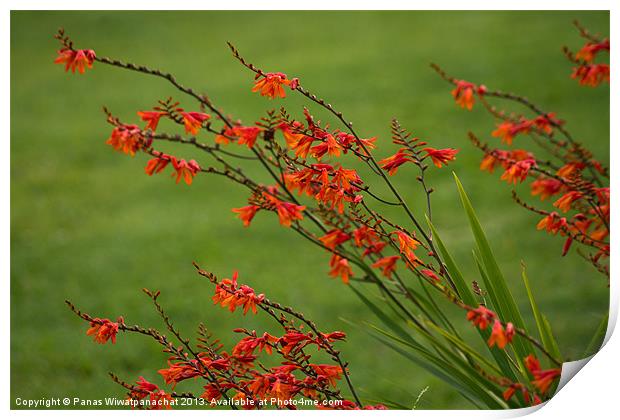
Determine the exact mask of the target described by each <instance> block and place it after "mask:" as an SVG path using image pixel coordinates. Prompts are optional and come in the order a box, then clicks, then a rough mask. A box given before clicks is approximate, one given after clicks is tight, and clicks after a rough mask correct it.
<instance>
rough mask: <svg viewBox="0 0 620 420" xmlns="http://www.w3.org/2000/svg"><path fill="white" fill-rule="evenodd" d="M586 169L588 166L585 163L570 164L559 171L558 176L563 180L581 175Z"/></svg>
mask: <svg viewBox="0 0 620 420" xmlns="http://www.w3.org/2000/svg"><path fill="white" fill-rule="evenodd" d="M585 167H586V164H585V163H583V162H569V163H567V164H566V165H564V166H562V167H561V168H560V169H558V171H557V172H556V174H557V176H561V177H562V178H571V177H573V175H577V174H579V172H581V171H582V170H583V169H584V168H585Z"/></svg>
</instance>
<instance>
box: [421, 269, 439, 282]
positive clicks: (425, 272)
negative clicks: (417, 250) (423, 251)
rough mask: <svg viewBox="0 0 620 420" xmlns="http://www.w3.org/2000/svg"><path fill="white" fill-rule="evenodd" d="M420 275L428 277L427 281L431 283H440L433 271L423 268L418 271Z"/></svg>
mask: <svg viewBox="0 0 620 420" xmlns="http://www.w3.org/2000/svg"><path fill="white" fill-rule="evenodd" d="M420 273H422V274H423V275H425V276H426V277H428V278H429V279H431V280H433V281H441V279H440V278H439V276H438V275H437V273H435V272H434V271H433V270H429V269H428V268H424V269H422V270H420Z"/></svg>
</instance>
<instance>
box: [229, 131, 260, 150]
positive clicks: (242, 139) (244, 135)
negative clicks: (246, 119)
mask: <svg viewBox="0 0 620 420" xmlns="http://www.w3.org/2000/svg"><path fill="white" fill-rule="evenodd" d="M261 131H263V129H262V128H260V127H253V126H251V127H244V126H236V127H233V129H232V132H233V134H234V135H235V136H237V137H238V138H239V140H238V141H237V144H245V145H246V146H248V148H249V149H251V148H252V147H254V143H256V139H257V137H258V135H259V134H260V132H261Z"/></svg>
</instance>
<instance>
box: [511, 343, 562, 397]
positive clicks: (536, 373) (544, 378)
mask: <svg viewBox="0 0 620 420" xmlns="http://www.w3.org/2000/svg"><path fill="white" fill-rule="evenodd" d="M524 362H525V367H526V368H527V370H528V371H529V372H530V374H531V375H532V377H533V378H534V379H533V380H532V381H531V384H532V385H533V386H534V387H535V388H536V389H537V390H538V392H540V394H545V393H547V391H549V388H550V386H551V384H552V383H553V381H555V380H556V379H557V378H558V377H559V376H560V374H561V373H562V371H561V369H547V370H542V369H541V368H540V362H539V361H538V359H537V358H536V357H535V356H534V355H532V354H530V355H528V356H527V357H526V358H525V360H524ZM517 391H519V392H520V393H521V396H522V397H523V400H524V401H525V403H526V404H531V405H538V404H540V403H541V399H540V396H539V395H538V394H537V393H532V392H530V390H529V389H528V388H527V387H526V386H525V385H523V384H522V383H518V382H517V383H513V384H511V385H510V386H509V387H508V388H507V389H506V390H505V391H504V395H503V396H504V399H505V400H506V401H508V400H510V399H511V398H512V397H513V396H514V395H515V393H516V392H517Z"/></svg>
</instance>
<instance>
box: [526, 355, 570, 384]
mask: <svg viewBox="0 0 620 420" xmlns="http://www.w3.org/2000/svg"><path fill="white" fill-rule="evenodd" d="M525 366H526V367H527V369H528V370H529V371H530V373H531V374H532V376H533V377H534V380H533V381H532V385H534V386H535V387H536V388H538V390H539V391H540V392H541V393H542V394H544V393H546V392H547V390H548V389H549V387H550V386H551V384H552V383H553V381H554V380H555V378H557V377H559V376H560V374H561V373H562V370H561V369H548V370H542V369H541V367H540V362H539V361H538V359H537V358H536V357H535V356H534V355H532V354H530V355H528V356H527V357H526V358H525Z"/></svg>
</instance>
